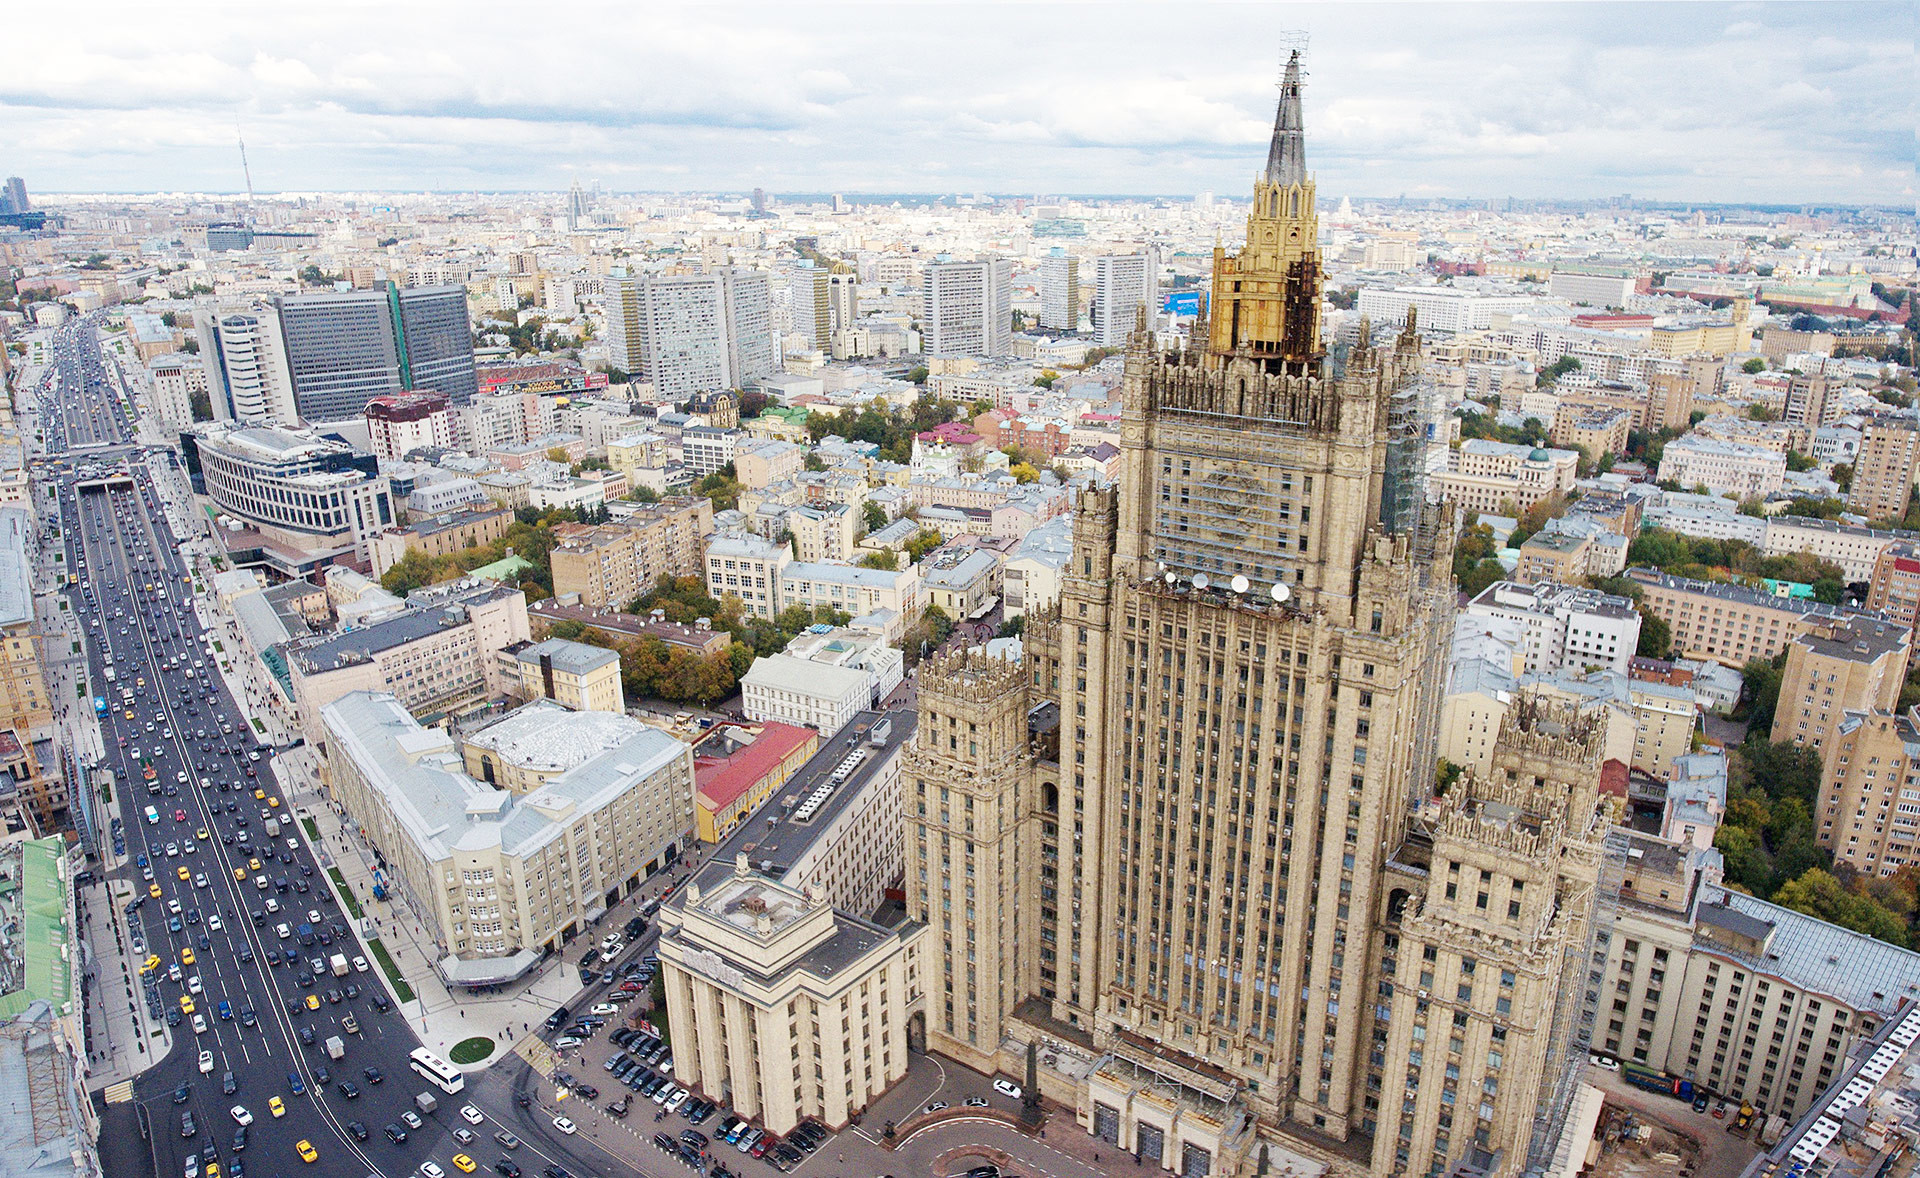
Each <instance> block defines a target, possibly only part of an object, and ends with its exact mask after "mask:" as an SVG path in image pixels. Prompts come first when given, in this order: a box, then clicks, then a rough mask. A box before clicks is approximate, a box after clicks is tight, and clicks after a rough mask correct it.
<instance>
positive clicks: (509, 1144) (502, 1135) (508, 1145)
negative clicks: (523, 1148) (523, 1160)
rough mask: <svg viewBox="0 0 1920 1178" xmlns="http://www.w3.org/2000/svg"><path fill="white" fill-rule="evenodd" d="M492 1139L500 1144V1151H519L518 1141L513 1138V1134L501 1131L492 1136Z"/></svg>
mask: <svg viewBox="0 0 1920 1178" xmlns="http://www.w3.org/2000/svg"><path fill="white" fill-rule="evenodd" d="M493 1139H494V1140H495V1141H497V1142H499V1143H500V1147H501V1148H502V1149H519V1148H520V1139H519V1138H518V1137H515V1136H514V1135H513V1134H511V1133H509V1132H507V1131H506V1130H505V1129H502V1130H500V1131H499V1132H497V1133H495V1134H494V1135H493Z"/></svg>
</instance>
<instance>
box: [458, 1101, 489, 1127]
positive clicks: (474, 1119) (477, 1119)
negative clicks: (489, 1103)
mask: <svg viewBox="0 0 1920 1178" xmlns="http://www.w3.org/2000/svg"><path fill="white" fill-rule="evenodd" d="M460 1119H461V1120H464V1121H465V1122H466V1123H467V1124H469V1125H479V1124H483V1123H485V1121H486V1119H487V1118H486V1116H485V1114H483V1113H482V1112H481V1111H480V1110H479V1109H477V1108H475V1107H473V1106H472V1105H470V1104H463V1105H461V1106H460Z"/></svg>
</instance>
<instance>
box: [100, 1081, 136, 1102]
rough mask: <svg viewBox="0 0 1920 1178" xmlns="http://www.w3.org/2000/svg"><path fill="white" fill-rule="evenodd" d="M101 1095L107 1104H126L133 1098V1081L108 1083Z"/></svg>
mask: <svg viewBox="0 0 1920 1178" xmlns="http://www.w3.org/2000/svg"><path fill="white" fill-rule="evenodd" d="M101 1095H102V1096H103V1097H104V1098H105V1099H106V1102H107V1103H108V1104H126V1103H127V1102H129V1101H131V1100H132V1099H133V1081H132V1080H122V1081H120V1082H119V1083H118V1084H109V1085H107V1087H106V1090H105V1091H104V1092H102V1093H101Z"/></svg>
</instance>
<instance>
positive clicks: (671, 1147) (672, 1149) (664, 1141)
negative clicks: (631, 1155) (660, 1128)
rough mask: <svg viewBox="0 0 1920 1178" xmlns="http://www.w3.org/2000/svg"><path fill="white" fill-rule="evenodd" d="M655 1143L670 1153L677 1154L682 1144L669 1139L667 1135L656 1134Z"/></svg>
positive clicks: (654, 1136)
mask: <svg viewBox="0 0 1920 1178" xmlns="http://www.w3.org/2000/svg"><path fill="white" fill-rule="evenodd" d="M653 1143H654V1144H655V1145H657V1146H659V1147H660V1148H661V1149H664V1150H666V1151H667V1152H668V1153H676V1152H678V1151H679V1149H680V1143H679V1142H677V1141H675V1140H674V1139H673V1138H671V1137H668V1136H667V1135H666V1134H665V1133H655V1134H654V1135H653Z"/></svg>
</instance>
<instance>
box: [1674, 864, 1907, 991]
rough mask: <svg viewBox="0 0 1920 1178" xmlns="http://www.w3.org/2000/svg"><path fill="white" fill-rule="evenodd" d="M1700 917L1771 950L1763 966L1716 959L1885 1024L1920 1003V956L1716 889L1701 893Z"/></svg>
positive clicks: (1761, 961) (1743, 959) (1745, 959)
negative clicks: (1880, 1018) (1777, 979)
mask: <svg viewBox="0 0 1920 1178" xmlns="http://www.w3.org/2000/svg"><path fill="white" fill-rule="evenodd" d="M1694 915H1695V917H1696V919H1699V920H1705V921H1709V922H1710V923H1713V924H1715V925H1717V926H1719V927H1722V928H1729V929H1731V930H1732V931H1735V932H1738V933H1741V934H1742V935H1744V936H1749V937H1752V938H1754V939H1755V940H1757V941H1760V942H1762V943H1764V945H1765V957H1764V959H1760V958H1754V957H1750V956H1746V955H1742V954H1738V953H1734V952H1731V951H1730V950H1728V949H1727V948H1726V947H1725V946H1724V945H1717V944H1716V945H1713V946H1711V947H1710V948H1711V950H1712V951H1713V952H1716V953H1722V954H1724V955H1726V956H1728V957H1731V958H1737V959H1740V960H1741V963H1742V964H1743V965H1745V966H1746V967H1747V968H1749V969H1753V970H1757V971H1760V972H1763V973H1767V974H1771V975H1773V976H1777V977H1780V978H1782V979H1784V980H1786V981H1789V982H1791V983H1793V984H1794V985H1796V986H1799V987H1800V988H1801V989H1803V990H1811V991H1814V992H1815V993H1819V994H1824V995H1826V996H1828V997H1830V998H1833V999H1834V1000H1836V1001H1838V1002H1841V1003H1844V1004H1846V1005H1847V1006H1849V1007H1851V1008H1853V1009H1855V1010H1867V1011H1873V1012H1875V1013H1878V1014H1880V1015H1883V1016H1884V1015H1890V1014H1892V1013H1893V1012H1894V1010H1895V1008H1896V1007H1898V1006H1899V1004H1900V1003H1901V1002H1915V1001H1920V953H1915V952H1913V951H1911V950H1908V949H1902V948H1900V947H1899V946H1897V945H1891V944H1888V943H1887V942H1886V941H1881V940H1876V939H1875V938H1873V937H1869V936H1868V935H1866V934H1865V933H1856V932H1854V931H1853V930H1852V929H1846V928H1841V927H1840V926H1839V925H1837V924H1829V923H1827V922H1826V921H1824V920H1821V919H1819V918H1818V917H1813V916H1808V915H1807V914H1806V913H1804V912H1796V911H1794V910H1793V909H1791V908H1783V907H1781V906H1780V905H1778V904H1769V903H1768V902H1767V901H1765V900H1761V899H1758V898H1757V897H1754V896H1749V895H1746V894H1744V893H1741V892H1736V891H1732V890H1730V889H1728V888H1724V887H1719V886H1716V885H1712V884H1703V885H1702V886H1701V888H1700V896H1699V900H1698V901H1697V902H1696V904H1695V905H1694Z"/></svg>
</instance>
